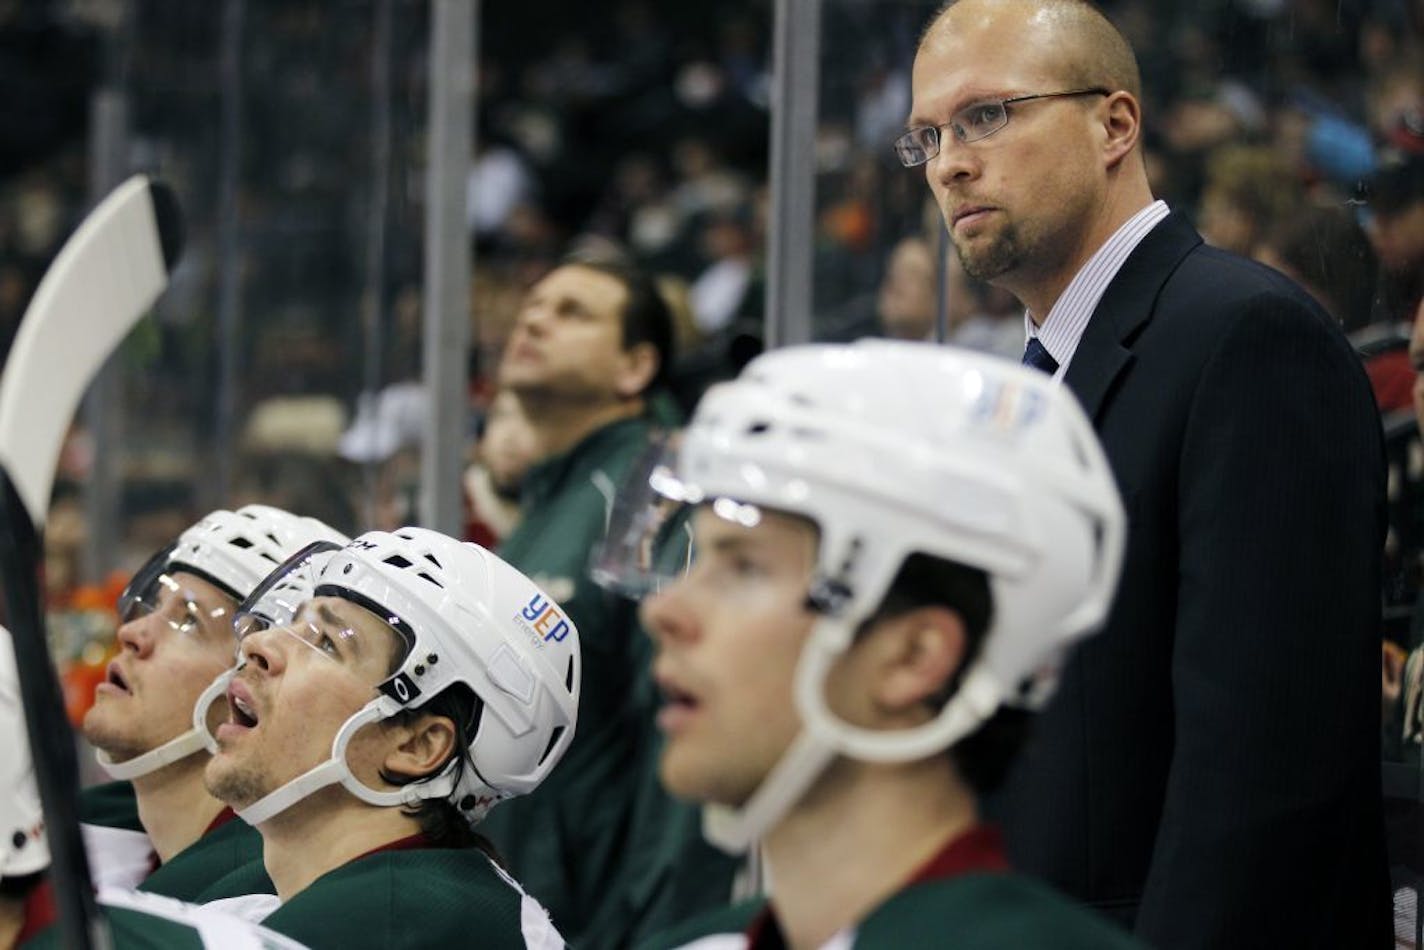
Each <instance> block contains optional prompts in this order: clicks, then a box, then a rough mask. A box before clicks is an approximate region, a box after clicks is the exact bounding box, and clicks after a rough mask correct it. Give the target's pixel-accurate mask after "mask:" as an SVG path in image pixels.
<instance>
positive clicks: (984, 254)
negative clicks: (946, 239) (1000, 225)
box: [954, 224, 1024, 283]
mask: <svg viewBox="0 0 1424 950" xmlns="http://www.w3.org/2000/svg"><path fill="white" fill-rule="evenodd" d="M954 252H955V253H956V254H958V255H959V263H960V264H961V265H963V267H964V273H966V274H968V275H969V276H970V277H972V278H974V279H975V280H982V281H984V282H986V283H987V282H989V281H992V280H993V279H994V278H995V277H1001V276H1003V275H1004V274H1007V273H1008V272H1009V271H1011V270H1014V269H1015V268H1017V267H1018V266H1019V265H1020V264H1021V263H1023V258H1024V254H1023V248H1022V247H1021V246H1020V244H1019V232H1018V229H1017V228H1016V227H1014V226H1013V225H1012V224H1008V225H1005V226H1004V229H1003V230H1002V231H1000V232H999V235H998V236H997V237H996V238H994V239H993V241H991V242H990V244H989V246H988V247H986V248H984V249H983V250H981V251H980V252H979V253H977V254H976V255H975V256H974V257H970V256H969V255H968V254H966V253H965V251H964V247H963V246H962V245H960V244H958V243H956V244H955V245H954Z"/></svg>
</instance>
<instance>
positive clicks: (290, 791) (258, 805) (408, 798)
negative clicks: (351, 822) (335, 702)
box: [234, 696, 455, 826]
mask: <svg viewBox="0 0 1424 950" xmlns="http://www.w3.org/2000/svg"><path fill="white" fill-rule="evenodd" d="M390 702H391V701H390V700H388V699H386V697H384V696H378V697H376V698H375V699H373V700H371V701H370V702H368V703H367V704H366V705H365V706H362V707H361V708H360V709H359V710H357V711H356V712H355V713H354V714H353V715H352V716H351V717H350V718H349V719H347V720H346V722H344V723H342V725H341V728H340V729H339V730H337V733H336V738H335V739H333V740H332V742H331V757H330V758H328V759H327V760H326V761H325V762H322V763H320V764H319V765H316V766H314V767H313V768H311V769H308V770H307V771H306V772H304V773H302V774H301V775H299V776H297V777H296V778H294V779H292V780H291V781H290V782H287V783H286V784H285V785H283V786H282V787H280V788H278V789H276V790H275V791H272V792H269V793H267V794H266V795H264V796H263V797H261V798H259V799H258V800H257V801H255V802H253V803H252V804H251V805H248V806H247V807H246V808H239V809H234V810H235V811H236V812H237V816H238V817H239V818H241V819H242V820H243V821H245V822H247V823H248V824H249V825H253V826H256V825H260V824H262V823H263V822H265V821H268V820H269V819H271V818H273V817H275V816H277V815H280V814H281V813H282V812H284V811H286V810H287V809H288V808H291V807H292V806H293V805H295V804H296V803H297V802H299V801H301V800H302V799H304V798H306V797H307V796H308V795H311V794H312V793H313V792H316V791H318V790H320V789H323V788H326V787H327V786H329V785H338V784H339V785H341V786H342V787H343V788H345V789H346V790H347V791H348V792H350V793H351V794H352V795H355V796H356V797H357V798H359V799H361V800H362V801H363V802H366V803H368V804H371V805H378V806H381V807H384V808H395V807H399V806H402V805H414V804H416V803H418V802H419V801H421V800H422V799H426V798H445V797H447V796H448V795H450V793H451V792H453V791H454V789H455V778H454V772H455V763H453V762H452V763H451V764H450V765H449V766H447V767H446V769H445V770H444V771H443V772H442V773H441V774H440V775H439V776H438V777H436V778H434V779H432V780H430V781H428V782H418V783H415V784H412V785H407V786H404V787H402V788H399V789H396V790H395V791H389V792H382V791H377V790H376V789H374V788H370V787H368V786H366V785H364V784H362V782H361V781H360V780H359V779H358V778H356V776H355V775H353V774H352V773H351V769H350V767H349V766H347V764H346V747H347V745H348V744H349V743H350V742H351V738H352V737H353V736H354V735H356V733H357V731H358V730H360V729H361V727H362V726H366V725H369V724H370V723H373V722H380V721H381V720H382V719H388V718H390V716H391V715H392V712H393V711H392V709H391V705H390Z"/></svg>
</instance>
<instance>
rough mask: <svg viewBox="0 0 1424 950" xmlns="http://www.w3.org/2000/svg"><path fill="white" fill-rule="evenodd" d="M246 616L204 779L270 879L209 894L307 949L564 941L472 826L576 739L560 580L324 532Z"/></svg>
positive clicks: (134, 923) (226, 909) (435, 540)
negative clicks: (556, 585) (345, 540)
mask: <svg viewBox="0 0 1424 950" xmlns="http://www.w3.org/2000/svg"><path fill="white" fill-rule="evenodd" d="M237 629H238V632H239V636H240V642H239V656H240V659H241V666H240V667H239V668H238V669H237V670H235V671H231V672H229V673H226V674H224V676H223V682H224V687H223V690H222V694H223V695H224V696H225V697H226V699H227V706H228V710H229V712H228V715H227V718H226V719H225V720H224V721H223V722H222V723H221V724H220V725H219V726H218V727H217V730H216V734H215V740H216V743H217V751H216V752H215V753H214V755H213V757H212V759H211V760H210V761H209V763H208V766H207V769H206V776H205V777H206V781H207V784H208V787H209V789H210V790H211V791H212V792H213V794H214V795H216V796H217V797H218V798H219V799H221V800H223V801H225V802H226V803H227V804H228V805H230V806H232V807H233V808H234V809H235V810H236V811H237V814H238V815H239V816H240V817H242V818H243V819H244V820H245V821H247V822H248V823H250V824H252V825H254V826H256V827H257V829H258V830H259V831H260V832H261V835H262V839H263V859H264V863H265V865H266V869H267V872H269V873H270V875H271V879H272V882H273V883H274V884H275V885H276V890H277V895H276V896H275V897H274V896H271V895H251V896H249V897H246V898H229V899H225V900H217V901H215V902H213V903H211V904H208V905H206V907H205V908H204V910H206V911H209V912H210V913H211V912H216V913H226V914H231V915H234V916H235V917H237V918H239V919H242V920H248V921H253V922H260V923H261V924H262V926H264V927H266V928H268V929H270V930H272V931H275V932H276V933H279V934H282V935H284V936H285V937H287V938H288V939H293V940H296V941H298V942H300V943H304V944H306V945H308V946H313V947H354V946H380V947H391V948H400V947H412V948H414V947H431V946H446V945H448V946H463V945H466V944H467V943H468V942H469V941H470V940H471V939H472V938H474V937H475V935H477V939H478V941H479V944H480V945H481V946H489V947H506V946H508V947H524V946H532V947H543V946H561V945H562V941H561V940H560V939H559V936H558V934H557V932H556V931H555V930H554V929H553V927H552V925H551V924H550V923H549V920H548V916H547V915H546V914H545V913H544V911H543V909H542V908H541V907H540V906H539V905H538V903H537V902H535V901H534V900H533V899H532V898H530V897H528V896H526V895H525V894H524V893H523V892H522V891H521V890H520V889H519V887H518V885H517V884H515V883H514V882H513V881H512V880H511V879H510V878H509V877H508V876H506V875H505V874H504V872H503V871H502V870H500V868H499V867H498V866H497V865H496V864H495V863H494V861H493V860H491V858H490V857H489V855H488V854H487V853H486V851H485V849H484V847H483V846H482V845H483V842H482V840H481V839H480V838H479V837H478V836H477V835H476V834H475V833H474V831H473V828H472V825H473V824H474V823H476V822H478V821H479V820H480V819H481V818H483V816H484V815H485V814H486V813H487V812H488V811H489V809H490V808H492V807H493V806H494V805H495V804H496V803H498V802H500V801H503V800H505V799H508V798H511V797H514V796H516V795H521V794H524V793H526V792H529V791H532V790H533V789H534V788H535V787H536V786H537V785H538V784H539V782H540V781H542V780H543V779H544V777H545V776H546V775H547V774H548V773H549V771H550V770H551V769H552V768H553V767H554V765H555V764H556V763H557V762H558V761H559V759H560V757H561V756H562V755H563V753H564V751H565V750H566V749H567V747H568V744H569V740H570V739H571V737H572V735H573V731H574V725H575V721H576V718H577V709H578V693H579V672H580V670H579V645H578V631H577V630H576V629H575V628H574V626H573V624H572V623H570V622H569V620H568V618H567V617H566V616H564V614H563V613H562V611H560V610H559V609H558V607H557V605H555V604H554V603H553V602H552V601H551V600H550V598H549V597H548V595H547V594H545V593H544V592H543V591H542V590H540V589H539V588H537V587H536V586H535V585H534V584H533V583H532V582H531V581H530V580H529V579H528V578H526V577H525V576H524V575H522V574H520V573H519V572H517V571H516V570H514V569H513V568H512V567H510V566H509V565H508V564H506V563H504V562H503V561H501V560H500V559H499V558H497V557H495V556H494V555H493V554H491V553H489V552H488V551H486V550H484V549H483V548H480V547H477V546H475V545H472V544H462V543H460V542H458V541H456V540H454V539H452V538H448V537H446V536H444V535H442V534H439V533H438V532H434V531H429V530H426V529H421V528H404V529H401V530H399V531H397V532H395V533H389V534H388V533H384V532H370V533H367V534H364V535H362V536H361V537H359V538H357V539H356V540H355V541H352V542H351V543H350V544H348V545H346V546H345V547H338V546H336V545H332V544H318V545H313V546H312V547H311V548H309V549H308V550H307V551H305V552H302V553H301V554H299V555H298V556H297V557H295V558H293V559H292V560H291V561H289V562H288V563H287V564H286V565H284V566H283V567H282V568H280V569H279V570H278V571H276V572H274V573H273V575H272V576H270V577H269V578H268V579H267V581H266V582H264V584H263V585H262V587H261V588H259V589H258V590H257V591H256V592H255V593H254V594H253V596H252V597H251V598H249V599H248V601H247V602H245V603H244V604H243V606H242V607H241V608H240V609H239V611H238V615H237ZM214 701H215V700H214ZM251 874H252V871H251V869H239V870H238V871H236V872H234V874H233V875H229V878H237V879H238V880H236V881H234V880H229V879H225V880H224V881H219V882H218V884H217V885H215V886H214V888H213V889H212V890H211V891H210V894H209V895H204V897H206V896H211V895H213V894H218V895H227V894H234V893H243V892H244V890H245V888H244V887H243V886H242V885H243V880H242V879H244V878H248V877H250V876H251ZM101 896H102V895H101ZM201 900H203V897H200V901H201ZM111 924H112V926H113V931H114V937H115V943H116V945H117V946H120V947H125V946H139V945H144V944H143V940H144V939H145V935H144V932H143V929H142V919H141V918H135V917H134V916H132V915H125V916H116V917H113V918H111Z"/></svg>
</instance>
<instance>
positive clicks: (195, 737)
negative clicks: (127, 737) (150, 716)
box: [94, 729, 204, 780]
mask: <svg viewBox="0 0 1424 950" xmlns="http://www.w3.org/2000/svg"><path fill="white" fill-rule="evenodd" d="M203 747H204V741H203V734H202V733H201V732H199V731H198V730H197V729H189V730H188V731H187V732H184V733H182V734H180V735H178V736H175V737H174V738H172V739H169V740H168V741H167V742H165V743H163V745H161V746H159V747H158V748H156V749H149V750H148V751H147V752H145V753H143V754H142V755H136V756H134V757H133V758H131V759H125V760H124V761H122V762H115V761H114V759H113V758H112V757H111V756H110V755H109V753H107V752H105V751H104V750H103V749H95V750H94V758H95V759H97V760H98V762H99V765H100V766H102V767H103V769H104V771H105V772H108V773H109V775H110V776H112V777H114V778H116V779H123V780H129V779H136V778H139V777H141V776H144V775H148V774H150V773H152V772H157V771H158V770H159V769H161V768H164V767H165V766H168V765H172V764H173V763H174V762H177V761H179V760H180V759H186V758H187V757H188V756H190V755H192V754H193V753H194V752H201V751H203Z"/></svg>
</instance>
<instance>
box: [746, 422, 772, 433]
mask: <svg viewBox="0 0 1424 950" xmlns="http://www.w3.org/2000/svg"><path fill="white" fill-rule="evenodd" d="M770 431H771V423H770V422H764V421H763V422H753V423H752V424H751V425H749V426H747V435H761V434H763V433H765V432H770Z"/></svg>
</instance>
